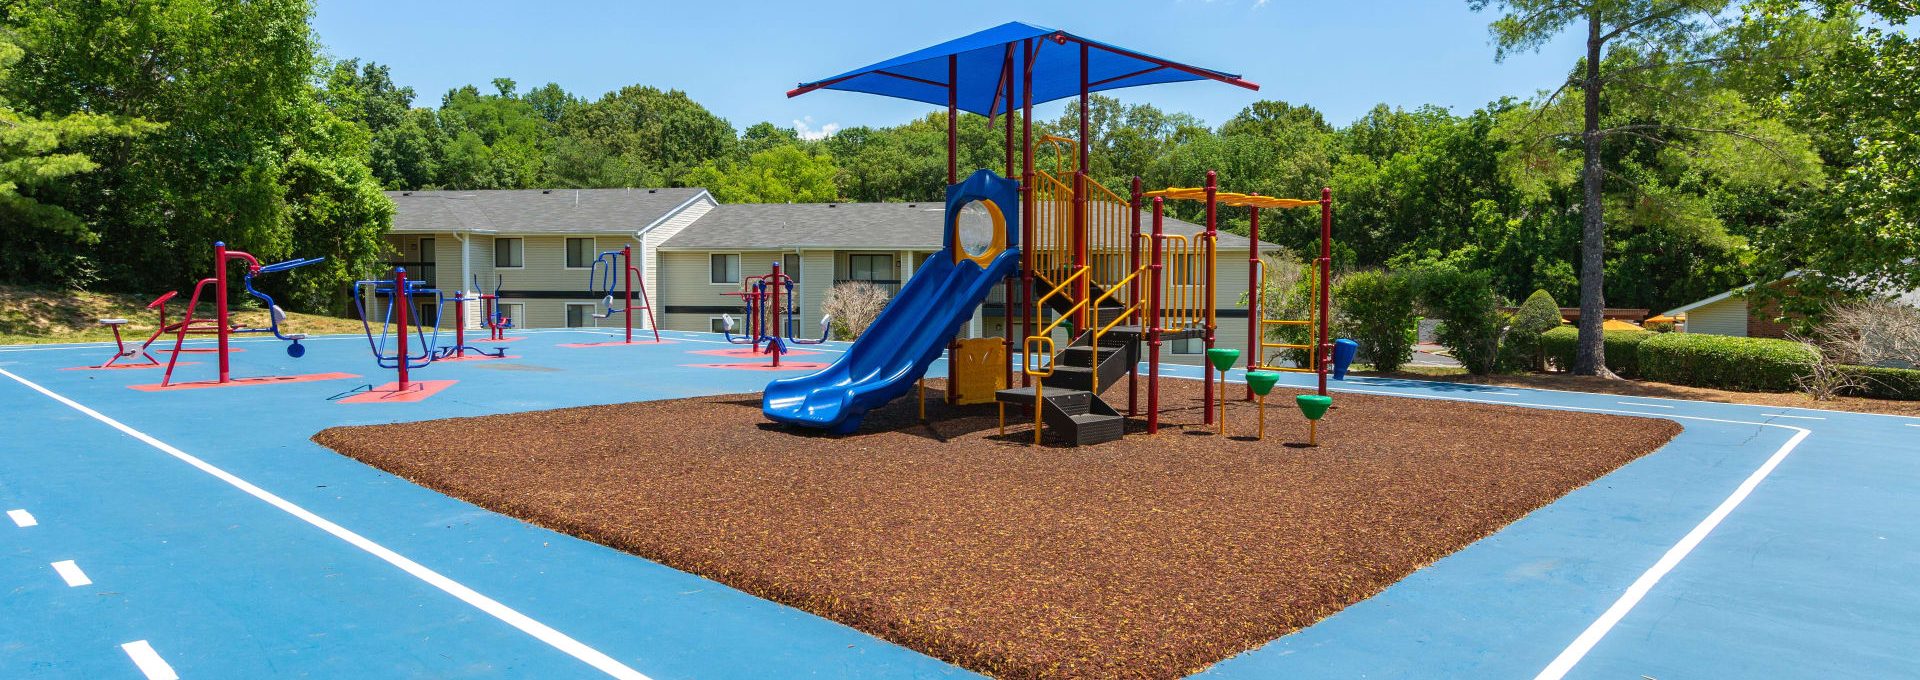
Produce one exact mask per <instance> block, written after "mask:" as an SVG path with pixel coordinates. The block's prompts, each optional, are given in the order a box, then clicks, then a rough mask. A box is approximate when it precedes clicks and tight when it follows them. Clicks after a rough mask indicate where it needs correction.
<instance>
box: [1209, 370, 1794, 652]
mask: <svg viewBox="0 0 1920 680" xmlns="http://www.w3.org/2000/svg"><path fill="white" fill-rule="evenodd" d="M1173 377H1178V378H1184V379H1187V380H1198V378H1189V377H1186V376H1173ZM1333 390H1334V391H1337V392H1350V393H1358V394H1379V395H1385V396H1393V397H1406V398H1410V399H1436V400H1442V401H1465V402H1474V403H1481V404H1501V405H1505V406H1527V407H1532V408H1547V409H1559V410H1567V411H1589V412H1594V413H1619V414H1626V415H1639V416H1653V417H1657V418H1669V419H1675V420H1701V421H1707V422H1715V423H1731V424H1735V425H1757V426H1761V427H1777V428H1780V429H1783V430H1792V431H1793V432H1794V435H1793V436H1792V437H1789V438H1788V439H1787V441H1786V443H1784V444H1781V445H1780V448H1779V449H1778V450H1776V451H1774V452H1773V455H1772V456H1770V457H1768V458H1767V460H1766V462H1764V463H1761V464H1760V467H1759V468H1757V469H1755V470H1754V471H1753V473H1752V474H1750V475H1747V478H1746V480H1744V481H1742V482H1741V483H1740V486H1738V487H1736V488H1734V490H1733V493H1732V494H1731V495H1729V496H1727V498H1726V500H1723V501H1721V502H1720V505H1719V506H1718V507H1716V508H1714V509H1713V512H1711V513H1708V514H1707V517H1706V519H1702V520H1700V523H1699V524H1696V525H1694V527H1693V529H1692V530H1691V531H1688V532H1687V534H1686V535H1685V536H1682V537H1681V538H1680V542H1678V543H1675V544H1673V547H1671V548H1668V549H1667V552H1666V554H1664V555H1661V556H1660V559H1659V560H1658V561H1656V562H1654V563H1653V566H1652V567H1648V568H1647V570H1646V572H1644V573H1642V574H1640V577H1639V578H1637V579H1635V580H1634V582H1633V583H1632V584H1630V585H1628V586H1627V590H1626V592H1623V593H1621V594H1620V597H1619V598H1618V599H1616V600H1614V602H1613V605H1612V606H1609V607H1607V610H1606V611H1605V612H1603V613H1601V614H1600V618H1598V619H1595V620H1594V622H1593V623H1592V624H1589V625H1588V626H1587V628H1586V630H1584V631H1581V633H1580V635H1579V636H1578V637H1575V638H1574V640H1573V642H1572V643H1571V644H1568V645H1567V647H1566V649H1564V650H1561V652H1560V655H1559V656H1557V657H1554V659H1553V661H1552V662H1551V663H1549V664H1547V667H1546V668H1544V669H1542V670H1541V671H1540V673H1539V675H1536V676H1534V680H1559V679H1560V678H1563V677H1565V676H1566V674H1567V672H1568V671H1571V670H1573V667H1574V666H1575V665H1577V664H1579V663H1580V660H1581V659H1583V658H1585V657H1586V655H1587V652H1589V651H1592V650H1593V646H1594V645H1596V644H1599V642H1600V640H1601V638H1604V637H1606V636H1607V633H1608V632H1609V631H1612V630H1613V627H1614V625H1616V624H1618V623H1620V620H1621V619H1623V618H1626V616H1627V613H1628V612H1631V611H1633V608H1634V607H1635V606H1636V605H1638V604H1640V600H1641V599H1643V598H1645V597H1646V596H1647V593H1648V592H1650V591H1652V590H1653V587H1654V586H1655V585H1658V584H1659V583H1660V579H1662V578H1665V577H1666V575H1667V574H1668V573H1669V572H1671V571H1673V568H1674V567H1675V566H1678V565H1679V564H1680V561H1681V560H1684V559H1686V557H1687V555H1688V554H1690V553H1692V552H1693V549H1694V548H1695V547H1697V546H1699V545H1700V542H1701V541H1703V540H1706V538H1707V535H1708V534H1710V533H1712V532H1713V530H1714V528H1716V527H1718V526H1720V522H1721V521H1722V520H1725V519H1726V518H1727V515H1728V514H1731V513H1732V512H1733V510H1734V508H1737V507H1740V503H1742V502H1744V501H1745V500H1746V499H1747V496H1749V495H1751V494H1752V493H1753V490H1754V488H1755V487H1758V486H1759V485H1760V482H1762V481H1764V480H1766V478H1767V476H1768V475H1771V474H1773V470H1774V468H1777V467H1779V466H1780V462H1781V461H1784V460H1786V458H1787V455H1788V454H1791V453H1793V450H1794V449H1795V448H1796V447H1798V446H1800V442H1802V441H1804V440H1806V438H1807V436H1808V435H1811V434H1813V431H1812V430H1809V429H1806V428H1803V427H1795V426H1793V425H1782V424H1779V423H1767V422H1756V421H1749V420H1728V419H1725V418H1708V417H1705V416H1683V415H1673V414H1666V413H1648V412H1640V411H1624V410H1620V409H1611V408H1591V407H1585V406H1563V405H1558V404H1533V403H1526V402H1518V401H1504V400H1499V399H1475V398H1472V397H1465V396H1451V395H1436V394H1418V393H1407V392H1394V391H1387V390H1365V389H1355V388H1346V387H1336V388H1333Z"/></svg>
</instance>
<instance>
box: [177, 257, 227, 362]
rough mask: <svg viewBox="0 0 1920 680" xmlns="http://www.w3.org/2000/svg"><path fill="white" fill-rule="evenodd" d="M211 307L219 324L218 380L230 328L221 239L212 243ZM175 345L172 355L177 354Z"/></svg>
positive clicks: (225, 270)
mask: <svg viewBox="0 0 1920 680" xmlns="http://www.w3.org/2000/svg"><path fill="white" fill-rule="evenodd" d="M213 308H214V312H213V313H214V320H215V322H216V323H218V324H219V328H218V329H217V330H216V331H215V334H216V335H217V336H219V340H218V347H219V349H218V350H217V351H218V352H219V353H220V382H221V383H225V382H227V381H228V377H227V334H228V333H227V331H228V329H229V328H230V326H229V325H228V319H227V244H226V243H224V242H221V241H215V242H214V243H213ZM179 354H180V352H179V348H178V347H177V346H176V347H175V351H174V355H175V356H179Z"/></svg>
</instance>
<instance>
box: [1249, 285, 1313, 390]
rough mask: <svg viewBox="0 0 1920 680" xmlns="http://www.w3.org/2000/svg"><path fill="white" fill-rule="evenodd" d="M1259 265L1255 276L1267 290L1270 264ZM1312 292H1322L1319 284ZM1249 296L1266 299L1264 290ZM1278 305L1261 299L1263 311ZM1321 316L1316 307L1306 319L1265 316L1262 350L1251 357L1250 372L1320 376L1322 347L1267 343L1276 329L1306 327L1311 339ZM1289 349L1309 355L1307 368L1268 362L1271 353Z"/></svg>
mask: <svg viewBox="0 0 1920 680" xmlns="http://www.w3.org/2000/svg"><path fill="white" fill-rule="evenodd" d="M1256 266H1257V267H1259V268H1260V269H1259V270H1257V271H1258V272H1259V273H1260V276H1258V277H1255V279H1256V280H1258V281H1261V282H1262V286H1261V287H1262V288H1264V287H1265V284H1264V282H1265V281H1266V276H1265V274H1266V266H1267V263H1266V261H1265V260H1260V261H1259V264H1257V265H1256ZM1310 276H1313V277H1315V278H1318V277H1319V276H1320V273H1319V272H1318V271H1314V272H1313V273H1312V274H1310ZM1312 290H1316V291H1317V290H1320V287H1319V286H1318V285H1315V286H1314V287H1313V288H1312ZM1248 295H1261V296H1264V295H1266V291H1265V290H1256V291H1251V292H1249V293H1248ZM1278 306H1279V305H1278V304H1267V301H1266V300H1261V304H1260V309H1261V310H1262V311H1265V310H1270V309H1273V308H1275V307H1278ZM1318 316H1319V307H1318V306H1317V305H1309V306H1308V307H1307V318H1305V319H1268V318H1265V317H1264V315H1263V316H1262V318H1260V319H1259V320H1258V321H1259V324H1260V328H1259V330H1258V333H1259V338H1260V351H1259V352H1258V353H1256V354H1255V355H1254V356H1253V357H1250V360H1249V361H1248V363H1247V370H1249V371H1281V372H1286V373H1318V371H1316V370H1314V368H1313V367H1314V366H1319V365H1320V349H1321V348H1320V345H1319V344H1317V343H1313V342H1308V343H1304V344H1303V343H1290V342H1268V341H1267V336H1268V335H1269V334H1270V329H1271V328H1272V327H1274V326H1306V327H1307V329H1308V331H1307V335H1308V336H1309V338H1311V336H1312V335H1313V330H1312V329H1313V327H1314V325H1315V324H1317V323H1318V322H1319V319H1318V318H1317V317H1318ZM1289 349H1297V350H1302V351H1305V352H1306V353H1307V361H1306V366H1305V367H1295V366H1276V365H1273V364H1270V363H1268V362H1267V360H1268V356H1269V355H1268V351H1269V350H1289Z"/></svg>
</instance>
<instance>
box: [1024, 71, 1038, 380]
mask: <svg viewBox="0 0 1920 680" xmlns="http://www.w3.org/2000/svg"><path fill="white" fill-rule="evenodd" d="M1033 52H1034V49H1033V39H1032V38H1028V39H1027V40H1026V41H1025V46H1024V47H1023V48H1022V49H1021V54H1022V57H1023V59H1022V63H1021V64H1020V73H1021V76H1020V137H1021V140H1020V210H1021V214H1022V218H1021V220H1020V248H1021V250H1022V251H1023V252H1022V254H1021V255H1022V257H1021V261H1022V265H1021V267H1020V289H1021V292H1020V294H1021V302H1020V337H1021V338H1028V337H1032V336H1033V326H1034V316H1035V314H1036V311H1035V310H1034V308H1033V267H1034V265H1035V264H1036V263H1037V262H1038V258H1036V256H1035V250H1036V249H1037V246H1038V240H1039V239H1038V238H1037V237H1036V236H1037V234H1038V230H1037V229H1036V228H1035V227H1034V224H1033V221H1034V216H1035V214H1036V211H1035V210H1034V206H1033V193H1034V192H1033ZM1026 352H1027V348H1026V344H1025V340H1024V339H1023V340H1022V341H1021V346H1020V354H1021V357H1022V361H1025V360H1026V359H1025V356H1026ZM1032 385H1033V376H1030V375H1027V371H1026V369H1025V367H1024V366H1023V367H1022V369H1021V371H1020V386H1021V387H1031V386H1032Z"/></svg>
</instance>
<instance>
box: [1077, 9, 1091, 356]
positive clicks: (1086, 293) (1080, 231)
mask: <svg viewBox="0 0 1920 680" xmlns="http://www.w3.org/2000/svg"><path fill="white" fill-rule="evenodd" d="M1087 110H1088V95H1087V44H1086V43H1080V149H1079V153H1078V154H1077V155H1078V156H1079V157H1080V162H1079V164H1078V165H1079V167H1077V168H1075V169H1074V171H1073V241H1074V243H1073V268H1074V271H1076V272H1077V271H1079V270H1080V269H1081V268H1082V267H1085V266H1087V171H1088V169H1089V168H1091V167H1092V165H1091V164H1090V162H1089V159H1088V158H1087V152H1088V150H1089V149H1091V148H1092V147H1091V146H1090V145H1089V143H1088V141H1087V131H1088V130H1089V129H1090V127H1089V126H1088V123H1087ZM1092 282H1093V273H1092V272H1088V273H1087V275H1086V276H1083V277H1081V278H1080V290H1079V291H1077V292H1078V293H1079V295H1078V296H1077V297H1076V298H1075V299H1074V300H1073V302H1075V303H1076V304H1077V303H1079V302H1082V301H1086V300H1091V299H1093V294H1092V286H1091V285H1090V284H1091V283H1092ZM1088 306H1089V307H1091V306H1092V305H1088ZM1090 311H1092V310H1090V309H1086V308H1082V309H1081V310H1080V313H1079V314H1078V315H1076V316H1075V317H1074V319H1073V326H1074V331H1075V332H1076V333H1077V332H1079V331H1082V330H1086V328H1087V314H1088V313H1089V312H1090Z"/></svg>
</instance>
